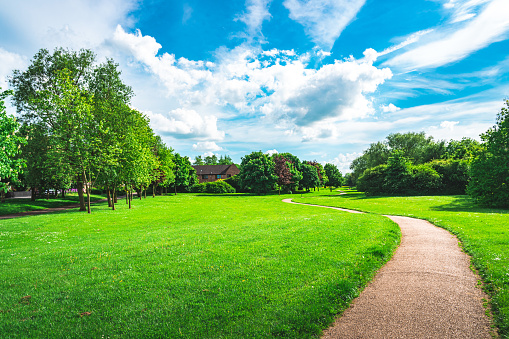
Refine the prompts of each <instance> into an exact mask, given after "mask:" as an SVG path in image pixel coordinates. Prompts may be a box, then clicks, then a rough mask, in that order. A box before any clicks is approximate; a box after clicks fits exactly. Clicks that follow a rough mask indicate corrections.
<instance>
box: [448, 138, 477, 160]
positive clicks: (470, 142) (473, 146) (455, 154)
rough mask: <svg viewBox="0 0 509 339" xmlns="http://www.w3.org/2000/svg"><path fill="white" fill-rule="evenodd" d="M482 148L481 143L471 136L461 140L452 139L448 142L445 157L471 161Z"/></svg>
mask: <svg viewBox="0 0 509 339" xmlns="http://www.w3.org/2000/svg"><path fill="white" fill-rule="evenodd" d="M480 150H481V144H480V143H479V142H478V141H477V140H474V139H471V138H462V139H461V140H460V141H458V140H451V141H449V143H448V144H447V147H446V154H445V157H446V158H447V159H455V160H466V161H468V162H470V161H472V159H473V158H474V156H475V155H476V154H477V152H478V151H480Z"/></svg>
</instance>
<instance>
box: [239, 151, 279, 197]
mask: <svg viewBox="0 0 509 339" xmlns="http://www.w3.org/2000/svg"><path fill="white" fill-rule="evenodd" d="M274 166H275V164H274V161H272V159H271V157H269V156H268V155H267V154H264V153H262V152H261V151H258V152H252V153H251V154H248V155H246V156H245V157H243V158H242V163H241V170H240V173H239V174H238V175H239V179H240V181H241V185H242V187H244V189H246V190H248V191H251V192H255V193H258V194H260V193H267V192H269V191H270V190H272V188H273V187H274V185H275V184H276V182H277V176H276V175H275V174H274Z"/></svg>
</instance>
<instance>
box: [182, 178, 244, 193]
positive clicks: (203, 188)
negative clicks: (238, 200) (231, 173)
mask: <svg viewBox="0 0 509 339" xmlns="http://www.w3.org/2000/svg"><path fill="white" fill-rule="evenodd" d="M191 192H192V193H235V188H233V187H232V186H231V185H230V184H229V183H227V182H226V181H224V180H217V181H212V182H202V183H201V184H195V185H193V186H192V187H191Z"/></svg>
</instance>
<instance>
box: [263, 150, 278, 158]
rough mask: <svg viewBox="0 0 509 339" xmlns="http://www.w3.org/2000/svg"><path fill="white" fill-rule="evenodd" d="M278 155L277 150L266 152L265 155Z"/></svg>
mask: <svg viewBox="0 0 509 339" xmlns="http://www.w3.org/2000/svg"><path fill="white" fill-rule="evenodd" d="M278 153H279V152H278V151H277V149H270V150H268V151H266V152H265V154H268V155H269V156H272V155H273V154H278Z"/></svg>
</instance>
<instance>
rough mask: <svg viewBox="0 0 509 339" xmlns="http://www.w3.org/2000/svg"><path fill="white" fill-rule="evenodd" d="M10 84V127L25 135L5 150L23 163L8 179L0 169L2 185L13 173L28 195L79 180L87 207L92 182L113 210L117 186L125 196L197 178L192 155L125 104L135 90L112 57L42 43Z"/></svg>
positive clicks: (82, 202)
mask: <svg viewBox="0 0 509 339" xmlns="http://www.w3.org/2000/svg"><path fill="white" fill-rule="evenodd" d="M10 85H11V87H12V88H13V89H14V91H13V100H12V101H13V104H14V105H15V106H16V108H17V112H18V116H19V122H20V126H19V128H18V127H17V129H18V131H16V132H14V133H15V135H16V136H18V137H21V138H22V139H24V140H25V141H23V142H19V143H18V148H19V151H18V153H19V154H16V155H15V156H14V157H13V155H14V153H12V152H11V154H10V156H9V155H8V157H9V158H10V159H16V160H15V161H17V163H15V164H11V165H10V167H11V169H12V168H15V167H16V166H18V168H19V167H20V166H21V167H23V166H24V167H25V168H24V171H23V174H22V175H16V173H14V172H12V173H14V174H11V176H10V178H9V180H10V181H8V180H7V176H5V175H2V178H1V180H2V182H4V184H3V185H4V186H5V185H9V184H11V183H12V181H16V180H17V181H18V185H22V186H26V187H30V188H31V189H32V192H33V194H35V192H36V190H39V191H41V190H47V189H50V188H52V189H57V188H58V189H60V190H61V192H62V194H64V192H65V189H68V188H70V187H76V188H77V191H78V194H79V197H80V210H85V209H86V208H85V199H84V193H83V192H84V191H85V192H86V195H87V202H88V203H87V205H88V212H89V213H90V190H91V187H92V186H93V185H94V186H99V187H102V188H104V189H105V190H106V191H107V192H108V198H111V199H109V203H110V206H111V207H112V208H113V209H114V208H115V205H114V204H115V200H116V199H115V197H116V193H117V190H118V189H119V188H122V189H123V190H125V192H126V193H127V197H129V199H127V201H128V202H129V203H130V202H131V200H132V196H133V191H137V192H138V196H139V197H140V198H141V196H142V192H143V191H144V190H145V191H146V189H147V188H148V187H149V186H152V191H153V194H155V191H156V190H157V189H158V188H159V189H161V188H163V187H164V188H168V187H170V186H173V188H174V190H175V192H176V191H177V189H178V188H179V187H180V188H181V187H188V186H192V185H193V184H195V183H196V181H197V178H196V173H195V172H194V169H193V168H192V167H191V163H190V161H189V159H188V158H187V157H182V156H180V155H179V154H178V153H175V152H174V151H173V150H172V149H171V148H168V147H167V146H166V145H165V144H164V143H163V142H162V141H161V138H160V137H158V136H156V135H155V134H154V132H153V131H152V129H151V128H150V126H149V120H148V118H147V117H146V116H145V115H144V114H142V113H141V112H139V111H137V110H135V109H132V108H131V107H130V100H131V98H132V96H133V92H132V90H131V88H130V87H129V86H127V85H126V84H124V83H123V82H122V80H121V78H120V71H119V70H118V65H117V64H115V63H114V62H113V60H111V59H109V60H107V61H106V62H105V63H102V64H99V65H97V64H96V63H95V55H94V54H93V53H92V52H91V51H89V50H80V51H79V52H75V51H69V50H64V49H56V50H55V51H54V53H52V54H51V53H50V52H48V51H47V50H45V49H41V50H40V51H39V52H38V53H37V54H36V55H35V56H34V58H33V60H32V62H31V64H30V66H29V67H28V69H27V70H26V71H19V70H16V71H14V72H13V75H12V77H11V78H10ZM8 94H10V93H5V92H4V94H3V97H5V96H6V95H8ZM2 110H4V109H2ZM2 126H3V123H2ZM3 129H4V127H2V130H3ZM11 129H12V128H11ZM1 168H2V169H3V167H1ZM0 173H2V172H0ZM4 190H5V189H4ZM145 196H146V193H145ZM33 198H35V195H33Z"/></svg>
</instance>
